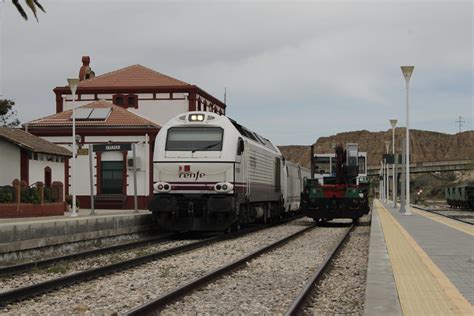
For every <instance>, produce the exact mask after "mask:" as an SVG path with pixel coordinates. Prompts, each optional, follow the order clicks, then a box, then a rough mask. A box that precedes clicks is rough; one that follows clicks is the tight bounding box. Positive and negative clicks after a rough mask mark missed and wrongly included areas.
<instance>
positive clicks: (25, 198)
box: [20, 187, 41, 204]
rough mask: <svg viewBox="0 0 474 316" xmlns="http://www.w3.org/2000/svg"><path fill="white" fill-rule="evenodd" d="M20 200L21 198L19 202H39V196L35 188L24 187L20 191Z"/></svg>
mask: <svg viewBox="0 0 474 316" xmlns="http://www.w3.org/2000/svg"><path fill="white" fill-rule="evenodd" d="M20 200H21V203H33V204H40V203H41V197H40V195H39V193H38V190H37V189H36V188H29V187H27V188H25V189H22V190H21V192H20Z"/></svg>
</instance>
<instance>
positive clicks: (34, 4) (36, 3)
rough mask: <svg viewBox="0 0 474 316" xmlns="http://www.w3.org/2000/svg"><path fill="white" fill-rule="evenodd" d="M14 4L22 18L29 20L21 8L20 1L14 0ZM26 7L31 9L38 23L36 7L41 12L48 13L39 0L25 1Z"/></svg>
mask: <svg viewBox="0 0 474 316" xmlns="http://www.w3.org/2000/svg"><path fill="white" fill-rule="evenodd" d="M12 2H13V4H14V5H15V7H16V9H17V10H18V12H20V14H21V16H22V17H23V18H24V19H25V20H28V16H27V15H26V12H25V10H23V7H22V6H21V4H20V2H19V0H12ZM25 2H26V5H27V6H28V7H29V8H30V9H31V11H32V12H33V15H34V16H35V18H36V21H38V17H37V16H36V7H38V8H39V9H40V10H41V11H43V12H44V13H46V11H45V10H44V9H43V6H42V5H41V4H40V3H39V1H38V0H25Z"/></svg>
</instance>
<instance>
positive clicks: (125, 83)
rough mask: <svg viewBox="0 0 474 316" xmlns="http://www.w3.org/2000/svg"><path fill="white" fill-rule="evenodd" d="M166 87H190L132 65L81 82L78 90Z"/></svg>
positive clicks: (155, 72) (151, 70) (176, 80)
mask: <svg viewBox="0 0 474 316" xmlns="http://www.w3.org/2000/svg"><path fill="white" fill-rule="evenodd" d="M157 86H159V87H167V86H191V85H190V84H189V83H186V82H184V81H181V80H178V79H175V78H172V77H169V76H167V75H164V74H162V73H159V72H158V71H155V70H153V69H150V68H147V67H144V66H142V65H132V66H128V67H125V68H122V69H118V70H115V71H112V72H109V73H106V74H103V75H100V76H97V77H94V78H92V79H88V80H83V81H81V82H80V83H79V88H91V87H157Z"/></svg>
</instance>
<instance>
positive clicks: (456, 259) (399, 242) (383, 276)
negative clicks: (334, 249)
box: [365, 200, 474, 315]
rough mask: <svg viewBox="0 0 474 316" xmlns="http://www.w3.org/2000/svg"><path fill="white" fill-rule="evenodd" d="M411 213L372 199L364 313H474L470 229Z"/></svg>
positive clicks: (416, 212) (471, 236)
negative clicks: (404, 213)
mask: <svg viewBox="0 0 474 316" xmlns="http://www.w3.org/2000/svg"><path fill="white" fill-rule="evenodd" d="M389 204H390V205H391V203H389ZM411 211H412V213H413V215H411V216H406V215H402V214H401V213H399V212H398V209H393V208H391V207H389V206H387V205H384V204H382V203H381V202H380V201H378V200H375V201H374V209H373V213H374V214H373V217H372V218H373V222H372V230H371V245H370V253H369V270H368V275H367V291H366V306H365V314H366V315H382V314H388V315H396V314H397V313H399V311H398V308H400V310H401V313H402V314H404V315H474V308H473V305H472V302H473V299H474V297H473V293H474V280H473V264H474V262H473V260H472V258H473V250H474V240H473V235H474V230H473V229H474V227H472V225H469V224H465V223H461V222H457V221H455V220H452V219H449V218H446V217H443V216H439V215H434V214H431V213H427V212H423V211H418V210H415V209H411ZM423 213H426V214H423ZM379 222H380V226H381V228H382V232H383V241H384V242H381V239H382V238H381V237H380V235H381V234H380V232H379V231H378V227H377V226H379V225H378V223H379ZM385 250H386V251H387V252H385ZM387 254H388V260H389V262H387ZM390 270H391V272H390ZM387 274H389V276H390V277H389V276H387ZM393 279H394V280H395V287H396V294H395V293H394V291H393V284H392V281H391V280H393ZM383 296H386V299H387V302H385V303H384V302H383ZM395 296H398V297H395ZM384 304H385V305H384ZM397 305H398V307H397Z"/></svg>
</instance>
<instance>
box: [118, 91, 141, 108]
mask: <svg viewBox="0 0 474 316" xmlns="http://www.w3.org/2000/svg"><path fill="white" fill-rule="evenodd" d="M112 103H113V104H115V105H118V106H121V107H124V108H135V109H138V95H136V94H114V95H113V96H112Z"/></svg>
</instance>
